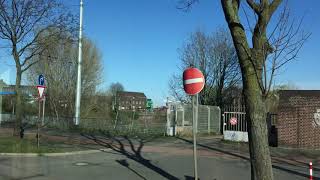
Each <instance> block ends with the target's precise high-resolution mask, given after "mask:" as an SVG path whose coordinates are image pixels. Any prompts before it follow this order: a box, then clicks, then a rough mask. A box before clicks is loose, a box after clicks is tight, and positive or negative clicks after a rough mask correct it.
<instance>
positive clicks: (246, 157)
mask: <svg viewBox="0 0 320 180" xmlns="http://www.w3.org/2000/svg"><path fill="white" fill-rule="evenodd" d="M177 139H180V140H182V141H184V142H187V143H190V144H193V141H191V140H188V139H184V138H181V137H177ZM197 146H200V147H202V148H206V149H209V150H213V151H217V152H220V153H223V154H227V155H229V156H233V157H237V158H240V159H243V160H246V161H250V157H248V156H245V155H240V154H236V153H233V152H230V151H228V150H225V149H220V148H217V147H211V146H207V145H203V144H199V143H197ZM277 161H279V160H278V159H277ZM279 162H280V161H279ZM280 163H282V164H287V165H292V164H289V163H288V162H286V161H281V162H280ZM272 167H273V168H275V169H278V170H282V171H285V172H287V173H291V174H295V175H297V176H301V177H305V178H309V176H310V175H309V174H305V173H301V172H298V171H295V170H291V169H288V168H286V167H283V166H279V165H274V164H273V165H272ZM308 171H309V169H308V167H307V166H306V172H308ZM313 180H320V178H319V177H315V176H314V177H313Z"/></svg>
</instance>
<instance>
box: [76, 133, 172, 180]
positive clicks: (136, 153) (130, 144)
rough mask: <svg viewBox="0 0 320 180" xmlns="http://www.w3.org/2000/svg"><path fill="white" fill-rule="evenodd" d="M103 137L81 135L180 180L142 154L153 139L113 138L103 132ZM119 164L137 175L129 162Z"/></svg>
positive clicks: (120, 161) (166, 176) (167, 177)
mask: <svg viewBox="0 0 320 180" xmlns="http://www.w3.org/2000/svg"><path fill="white" fill-rule="evenodd" d="M101 134H102V135H101V136H96V135H93V134H83V133H82V134H81V135H82V136H83V137H86V138H87V139H90V140H92V141H94V142H95V143H97V144H99V145H101V146H103V147H106V148H110V149H112V150H113V151H115V152H117V153H119V154H122V155H124V156H125V157H127V158H128V159H131V160H133V161H135V162H137V163H139V164H141V165H143V166H145V167H147V168H149V169H150V170H152V171H154V172H156V173H158V174H159V175H161V176H162V177H164V178H166V179H170V180H178V178H177V177H175V176H174V175H172V174H170V173H168V172H167V171H165V170H163V169H161V168H160V167H158V166H156V165H154V164H153V163H152V162H151V161H150V160H148V159H146V158H144V157H143V156H142V154H141V150H142V148H143V146H144V144H145V143H147V142H149V141H151V140H152V139H144V138H135V139H130V138H129V137H128V136H121V137H113V136H112V135H110V134H109V133H105V132H101ZM117 162H118V163H119V164H121V165H122V166H125V167H127V168H128V169H129V170H131V171H133V172H134V173H135V174H137V172H136V171H134V170H133V169H131V168H130V167H129V164H128V163H127V162H124V161H123V160H117ZM137 175H138V176H139V177H140V178H142V179H145V178H144V177H143V176H142V175H140V174H137Z"/></svg>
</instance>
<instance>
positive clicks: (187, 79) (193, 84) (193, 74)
mask: <svg viewBox="0 0 320 180" xmlns="http://www.w3.org/2000/svg"><path fill="white" fill-rule="evenodd" d="M204 83H205V82H204V76H203V74H202V72H201V71H200V70H199V69H197V68H188V69H186V70H185V71H184V72H183V88H184V91H185V92H186V93H187V94H189V95H195V94H198V93H199V92H200V91H201V90H202V89H203V87H204Z"/></svg>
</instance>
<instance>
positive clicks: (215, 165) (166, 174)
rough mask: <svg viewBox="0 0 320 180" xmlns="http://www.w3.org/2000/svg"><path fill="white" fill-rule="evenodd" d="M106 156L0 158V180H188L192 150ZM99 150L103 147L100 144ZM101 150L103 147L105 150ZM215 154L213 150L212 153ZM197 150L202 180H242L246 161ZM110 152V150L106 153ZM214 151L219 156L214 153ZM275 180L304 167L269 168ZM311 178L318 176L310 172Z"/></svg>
mask: <svg viewBox="0 0 320 180" xmlns="http://www.w3.org/2000/svg"><path fill="white" fill-rule="evenodd" d="M114 144H115V145H114V146H109V147H110V148H111V149H110V151H106V152H99V153H92V154H83V155H68V156H58V157H46V156H39V157H6V156H0V179H5V180H6V179H15V180H42V179H43V180H69V179H70V180H90V179H92V180H100V179H101V180H102V179H103V180H105V179H108V180H127V179H128V180H129V179H130V180H141V179H152V180H157V179H159V180H160V179H182V180H184V179H191V177H192V176H193V164H192V163H193V158H192V145H191V144H189V143H185V144H183V143H181V142H180V143H178V144H176V143H164V144H161V145H155V144H154V143H153V144H146V145H144V144H139V143H137V142H135V143H132V146H130V143H127V145H125V144H124V146H121V145H119V144H118V145H117V144H116V143H114ZM101 145H103V144H102V143H101ZM106 145H107V144H104V146H106ZM213 148H217V147H213ZM213 148H212V149H210V148H206V147H199V158H198V162H199V176H200V179H204V180H214V179H216V180H248V179H250V164H249V161H248V160H247V159H246V158H245V157H242V155H237V154H235V153H234V152H232V153H229V154H228V153H226V152H224V150H226V149H215V150H214V149H213ZM112 149H113V150H112ZM219 150H220V151H219ZM274 166H275V168H274V176H275V179H279V180H280V179H284V180H289V179H290V180H291V179H292V180H293V179H297V180H299V179H301V180H306V179H308V176H307V173H308V168H307V167H306V166H302V165H301V166H299V165H290V164H287V163H281V162H277V163H274ZM315 173H316V174H317V173H318V172H315Z"/></svg>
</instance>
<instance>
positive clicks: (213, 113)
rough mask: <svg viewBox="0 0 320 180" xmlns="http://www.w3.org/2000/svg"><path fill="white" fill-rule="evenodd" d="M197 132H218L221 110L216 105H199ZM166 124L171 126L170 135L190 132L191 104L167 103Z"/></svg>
mask: <svg viewBox="0 0 320 180" xmlns="http://www.w3.org/2000/svg"><path fill="white" fill-rule="evenodd" d="M198 113H199V114H198V132H199V133H215V134H220V124H221V111H220V108H219V107H218V106H205V105H199V109H198ZM167 117H168V121H167V122H168V124H167V126H168V127H169V128H170V127H171V128H172V130H171V131H173V132H171V133H169V134H171V135H173V134H177V133H181V134H183V133H191V130H192V123H193V122H192V106H191V105H190V104H169V106H168V113H167Z"/></svg>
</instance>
